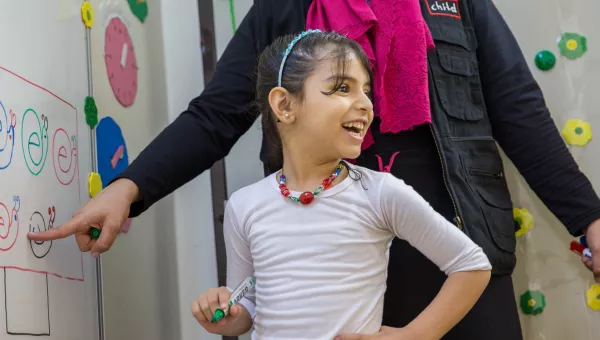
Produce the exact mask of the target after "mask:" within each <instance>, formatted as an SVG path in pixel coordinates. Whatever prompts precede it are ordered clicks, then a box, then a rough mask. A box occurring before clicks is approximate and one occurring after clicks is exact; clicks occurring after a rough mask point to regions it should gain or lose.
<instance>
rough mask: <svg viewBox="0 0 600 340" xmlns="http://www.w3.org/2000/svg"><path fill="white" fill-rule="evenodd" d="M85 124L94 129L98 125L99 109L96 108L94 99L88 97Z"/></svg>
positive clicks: (86, 99) (86, 98) (85, 107)
mask: <svg viewBox="0 0 600 340" xmlns="http://www.w3.org/2000/svg"><path fill="white" fill-rule="evenodd" d="M84 112H85V122H86V123H87V125H89V126H90V129H93V128H95V127H96V125H98V108H97V107H96V101H95V100H94V98H92V97H90V96H87V97H85V106H84Z"/></svg>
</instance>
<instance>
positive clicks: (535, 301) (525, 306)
mask: <svg viewBox="0 0 600 340" xmlns="http://www.w3.org/2000/svg"><path fill="white" fill-rule="evenodd" d="M520 304H521V310H523V313H525V314H527V315H539V314H542V312H543V311H544V308H546V297H545V296H544V294H542V292H540V291H539V290H534V291H531V290H528V291H526V292H525V293H523V295H521V303H520Z"/></svg>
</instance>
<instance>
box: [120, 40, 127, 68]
mask: <svg viewBox="0 0 600 340" xmlns="http://www.w3.org/2000/svg"><path fill="white" fill-rule="evenodd" d="M125 65H127V43H125V44H123V50H122V51H121V67H122V68H125Z"/></svg>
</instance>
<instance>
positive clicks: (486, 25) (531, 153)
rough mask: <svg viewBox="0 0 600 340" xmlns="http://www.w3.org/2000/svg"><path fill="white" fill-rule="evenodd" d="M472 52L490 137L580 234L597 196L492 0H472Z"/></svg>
mask: <svg viewBox="0 0 600 340" xmlns="http://www.w3.org/2000/svg"><path fill="white" fill-rule="evenodd" d="M470 3H471V6H472V8H471V9H472V15H473V22H474V28H475V33H476V35H477V40H478V44H479V45H478V49H477V57H478V59H479V69H480V74H481V81H482V87H483V93H484V97H485V102H486V105H487V109H488V114H489V117H490V120H491V123H492V129H493V134H494V138H495V139H496V141H498V144H499V145H500V146H501V147H502V149H503V150H504V152H505V153H506V154H507V156H508V157H509V158H510V159H511V161H512V162H513V163H514V164H515V166H516V167H517V169H518V170H519V172H520V173H521V175H522V176H523V177H524V178H525V180H526V181H527V183H528V184H529V186H530V187H531V188H532V190H533V191H534V192H535V193H536V194H537V195H538V197H539V198H540V199H541V200H542V201H543V202H544V204H545V205H546V206H547V207H548V209H550V211H551V212H552V213H553V214H554V215H555V216H556V217H557V218H558V219H559V220H560V221H561V222H562V223H563V224H564V225H565V226H566V227H567V229H568V230H569V232H570V234H571V235H573V236H579V235H581V233H582V232H583V229H584V228H586V227H587V226H588V225H589V224H590V223H591V222H593V221H595V220H597V219H599V218H600V201H599V199H598V196H597V194H596V193H595V192H594V189H593V188H592V185H591V184H590V182H589V180H588V179H587V178H586V176H585V175H584V174H583V173H582V172H581V171H580V169H579V167H578V165H577V163H576V162H575V160H574V159H573V157H572V155H571V153H570V152H569V150H568V149H567V147H566V145H565V143H564V141H563V139H562V137H561V136H560V134H559V132H558V129H557V128H556V125H555V123H554V121H553V120H552V118H551V116H550V113H549V111H548V108H547V107H546V103H545V100H544V97H543V95H542V91H541V90H540V87H539V86H538V84H537V83H536V81H535V80H534V78H533V76H532V74H531V72H530V70H529V68H528V65H527V63H526V61H525V59H524V57H523V53H522V52H521V50H520V48H519V46H518V44H517V41H516V39H515V38H514V36H513V34H512V32H511V30H510V29H509V27H508V26H507V24H506V23H505V21H504V19H503V18H502V16H501V14H500V13H499V12H498V10H497V8H496V7H495V6H494V5H493V4H492V1H491V0H473V1H470Z"/></svg>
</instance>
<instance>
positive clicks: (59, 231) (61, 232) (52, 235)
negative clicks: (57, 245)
mask: <svg viewBox="0 0 600 340" xmlns="http://www.w3.org/2000/svg"><path fill="white" fill-rule="evenodd" d="M85 226H86V223H85V221H84V220H83V218H81V217H73V218H72V219H70V220H68V221H67V222H65V223H63V224H62V225H61V226H59V227H58V228H53V229H50V230H46V231H40V232H37V233H34V232H29V233H27V237H28V238H29V239H30V240H33V241H52V240H58V239H61V238H65V237H69V236H71V235H73V234H75V233H76V232H77V230H79V229H80V228H83V227H85Z"/></svg>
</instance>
